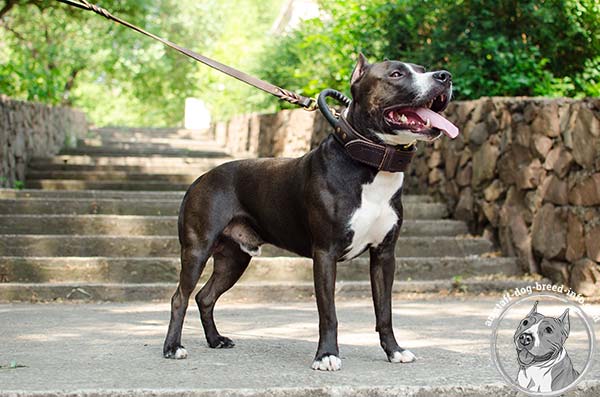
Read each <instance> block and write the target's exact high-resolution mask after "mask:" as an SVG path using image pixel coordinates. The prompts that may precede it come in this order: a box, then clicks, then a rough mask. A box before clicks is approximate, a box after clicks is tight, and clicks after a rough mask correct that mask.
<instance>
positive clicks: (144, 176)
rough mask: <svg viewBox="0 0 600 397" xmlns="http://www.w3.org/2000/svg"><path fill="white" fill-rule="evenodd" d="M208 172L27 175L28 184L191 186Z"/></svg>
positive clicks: (45, 172) (191, 169)
mask: <svg viewBox="0 0 600 397" xmlns="http://www.w3.org/2000/svg"><path fill="white" fill-rule="evenodd" d="M204 172H206V170H203V169H197V168H196V167H189V168H188V169H187V171H186V172H185V173H183V174H173V173H169V174H149V173H145V172H137V171H133V170H127V171H71V170H69V171H54V170H45V171H36V170H30V171H29V172H28V173H27V182H28V184H29V183H31V182H34V181H36V180H48V181H49V180H76V181H86V182H87V181H90V182H105V181H107V182H142V181H143V182H150V183H154V182H156V183H158V182H161V183H162V182H169V183H172V184H181V183H187V184H190V183H192V182H194V181H195V180H196V178H198V177H199V176H200V175H202V174H203V173H204Z"/></svg>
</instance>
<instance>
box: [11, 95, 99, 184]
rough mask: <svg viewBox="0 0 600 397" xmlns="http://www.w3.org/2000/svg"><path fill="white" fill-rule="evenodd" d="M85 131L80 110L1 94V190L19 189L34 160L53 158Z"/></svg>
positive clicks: (83, 115)
mask: <svg viewBox="0 0 600 397" xmlns="http://www.w3.org/2000/svg"><path fill="white" fill-rule="evenodd" d="M86 131H87V122H86V119H85V114H84V113H82V112H80V111H77V110H74V109H70V108H63V107H52V106H46V105H42V104H39V103H30V102H21V101H15V100H12V99H9V98H8V97H6V96H2V95H0V187H14V186H18V181H21V182H22V181H24V180H25V171H26V168H27V163H28V161H29V160H30V159H31V158H33V157H48V156H52V155H54V154H56V153H57V152H58V151H59V150H60V149H61V148H62V147H63V145H65V144H68V143H71V144H75V142H76V138H77V137H82V136H84V135H85V133H86Z"/></svg>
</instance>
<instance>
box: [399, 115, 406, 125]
mask: <svg viewBox="0 0 600 397" xmlns="http://www.w3.org/2000/svg"><path fill="white" fill-rule="evenodd" d="M400 121H401V122H403V123H406V122H407V121H408V118H407V117H406V115H404V114H403V115H401V116H400Z"/></svg>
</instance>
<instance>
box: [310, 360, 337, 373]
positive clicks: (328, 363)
mask: <svg viewBox="0 0 600 397" xmlns="http://www.w3.org/2000/svg"><path fill="white" fill-rule="evenodd" d="M311 367H312V369H317V370H319V371H339V370H340V369H342V360H340V358H339V357H336V356H325V357H323V358H322V359H320V360H315V361H313V363H312V366H311Z"/></svg>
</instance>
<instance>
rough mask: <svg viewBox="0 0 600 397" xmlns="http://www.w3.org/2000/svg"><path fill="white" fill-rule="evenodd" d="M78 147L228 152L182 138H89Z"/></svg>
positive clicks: (209, 143) (217, 145)
mask: <svg viewBox="0 0 600 397" xmlns="http://www.w3.org/2000/svg"><path fill="white" fill-rule="evenodd" d="M77 147H105V148H112V149H118V150H129V149H136V150H137V149H147V148H150V149H194V150H226V149H225V147H224V146H223V145H222V144H220V143H218V142H215V141H213V140H207V139H181V138H160V137H146V138H136V137H130V138H124V137H123V138H118V137H104V136H97V137H92V138H90V137H88V138H81V139H78V140H77Z"/></svg>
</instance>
